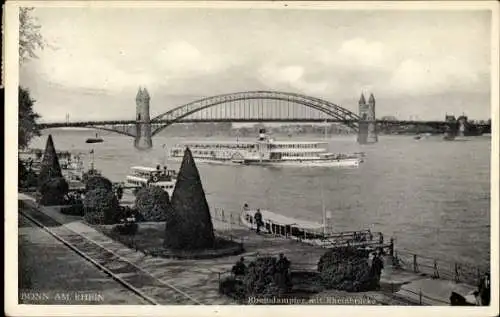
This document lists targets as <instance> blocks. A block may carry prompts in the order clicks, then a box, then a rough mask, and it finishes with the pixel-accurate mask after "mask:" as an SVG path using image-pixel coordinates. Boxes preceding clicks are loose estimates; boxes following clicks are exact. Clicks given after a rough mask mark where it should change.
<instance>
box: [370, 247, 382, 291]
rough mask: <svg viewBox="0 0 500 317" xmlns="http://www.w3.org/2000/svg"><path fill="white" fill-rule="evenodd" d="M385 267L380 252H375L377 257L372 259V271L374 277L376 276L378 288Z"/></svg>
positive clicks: (378, 287)
mask: <svg viewBox="0 0 500 317" xmlns="http://www.w3.org/2000/svg"><path fill="white" fill-rule="evenodd" d="M383 268H384V261H383V260H382V258H381V256H380V255H379V254H375V257H374V258H373V260H372V266H371V273H372V277H374V278H375V283H376V288H377V290H378V289H380V275H381V273H382V269H383Z"/></svg>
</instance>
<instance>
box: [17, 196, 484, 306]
mask: <svg viewBox="0 0 500 317" xmlns="http://www.w3.org/2000/svg"><path fill="white" fill-rule="evenodd" d="M19 200H20V201H23V202H24V203H25V204H27V205H29V206H31V207H30V208H28V209H29V210H27V213H28V214H29V216H30V217H34V218H36V219H37V220H40V221H42V220H43V221H45V222H47V220H48V221H49V222H52V225H50V228H49V230H51V231H53V232H54V233H56V234H58V235H59V236H61V237H63V238H64V239H66V240H67V241H69V242H70V243H72V244H73V245H74V246H75V247H76V248H78V249H80V250H82V252H84V253H86V254H88V255H89V256H90V257H91V258H92V259H94V260H95V261H96V262H98V263H99V264H101V265H103V266H104V267H106V268H109V269H110V270H112V271H114V272H116V274H118V275H120V276H123V278H124V279H126V280H127V281H128V282H130V284H132V285H133V286H135V287H137V288H138V289H140V290H141V291H142V292H144V293H145V294H147V296H149V297H150V298H152V299H154V300H155V301H156V302H157V303H158V304H160V305H165V304H235V302H234V301H233V300H231V299H229V298H226V297H223V296H220V294H219V293H218V279H219V277H220V276H219V273H220V272H224V271H228V270H230V269H231V267H232V265H233V264H234V263H235V262H236V261H237V260H238V259H239V257H240V256H228V257H222V258H217V259H203V260H177V259H168V258H160V257H153V256H150V255H145V254H143V253H141V252H137V251H135V250H131V249H129V248H127V247H126V246H124V245H123V244H121V243H119V242H117V241H114V240H112V239H111V238H109V237H108V236H106V235H104V234H102V233H101V232H99V231H97V230H95V229H94V228H92V227H90V226H88V225H87V224H86V223H84V222H83V221H82V220H81V218H80V217H74V216H67V215H64V214H62V213H60V212H59V209H58V207H43V206H42V207H40V208H39V209H36V208H34V206H35V202H34V201H33V198H32V197H30V196H28V195H24V194H19ZM23 212H24V211H23ZM141 226H147V224H141ZM214 227H215V229H216V230H217V232H218V233H219V234H231V235H233V236H236V238H238V239H240V238H241V239H243V241H244V246H245V252H244V254H242V255H243V256H245V258H247V259H251V258H252V257H255V256H257V255H259V254H268V255H275V256H277V255H278V254H279V253H281V252H284V253H285V254H286V256H287V257H288V258H289V259H290V260H291V262H292V269H298V270H315V267H316V264H317V261H318V259H319V257H320V256H321V255H322V254H323V253H324V252H325V249H322V248H319V247H312V246H309V245H305V244H302V243H298V242H296V241H293V240H286V239H276V238H274V237H266V236H265V235H257V234H255V232H252V231H249V230H248V229H242V228H238V227H237V226H235V227H229V228H228V225H227V224H225V223H220V222H218V221H216V220H214ZM40 252H43V251H40ZM390 263H391V261H390V259H388V258H386V265H385V268H384V270H383V272H382V276H381V287H382V290H381V291H373V292H364V293H357V294H353V293H350V294H347V293H344V292H339V291H335V290H329V291H326V292H322V293H319V294H317V295H315V296H318V297H322V296H344V295H345V296H369V297H371V298H373V299H375V300H376V301H378V302H379V303H380V304H386V305H387V304H388V305H419V304H421V305H449V296H450V294H451V292H452V291H457V292H458V293H460V294H464V295H465V294H468V293H469V292H470V291H472V290H474V289H475V287H473V286H471V285H467V284H463V283H455V282H452V281H449V280H434V279H431V278H430V277H429V276H421V275H419V274H415V273H413V272H408V271H400V270H393V268H392V267H391V266H390ZM54 270H56V269H53V270H52V271H54ZM56 271H57V270H56ZM420 294H422V296H420Z"/></svg>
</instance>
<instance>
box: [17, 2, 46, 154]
mask: <svg viewBox="0 0 500 317" xmlns="http://www.w3.org/2000/svg"><path fill="white" fill-rule="evenodd" d="M19 10H20V11H19V63H20V64H22V63H24V62H26V61H28V60H29V59H31V58H37V55H36V53H35V52H36V50H38V49H43V48H44V47H45V41H44V39H43V37H42V35H41V33H40V28H41V26H40V25H39V24H38V23H37V21H36V19H35V18H34V17H33V16H32V15H31V13H32V11H33V10H34V8H26V7H24V8H20V9H19ZM18 103H19V141H18V142H19V145H18V147H19V148H21V149H22V148H26V147H27V146H28V145H29V142H30V140H31V139H32V138H33V137H35V136H40V130H39V129H38V128H37V126H36V120H37V119H39V118H40V116H39V115H38V114H37V113H35V112H34V111H33V105H34V103H35V100H33V99H31V96H30V93H29V91H28V89H25V88H23V87H19V101H18Z"/></svg>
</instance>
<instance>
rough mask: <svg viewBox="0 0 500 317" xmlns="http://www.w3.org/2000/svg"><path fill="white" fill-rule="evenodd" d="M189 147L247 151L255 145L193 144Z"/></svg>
mask: <svg viewBox="0 0 500 317" xmlns="http://www.w3.org/2000/svg"><path fill="white" fill-rule="evenodd" d="M188 146H189V147H192V148H195V149H213V148H216V149H219V148H223V149H247V148H249V147H252V146H253V145H248V144H237V143H236V144H192V145H188Z"/></svg>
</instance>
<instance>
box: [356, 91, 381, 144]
mask: <svg viewBox="0 0 500 317" xmlns="http://www.w3.org/2000/svg"><path fill="white" fill-rule="evenodd" d="M358 104H359V116H360V118H361V119H360V121H359V131H358V143H359V144H368V143H377V141H378V136H377V122H376V117H375V97H374V96H373V94H370V97H369V98H368V103H367V102H366V99H365V96H364V95H363V94H361V98H360V99H359V103H358Z"/></svg>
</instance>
